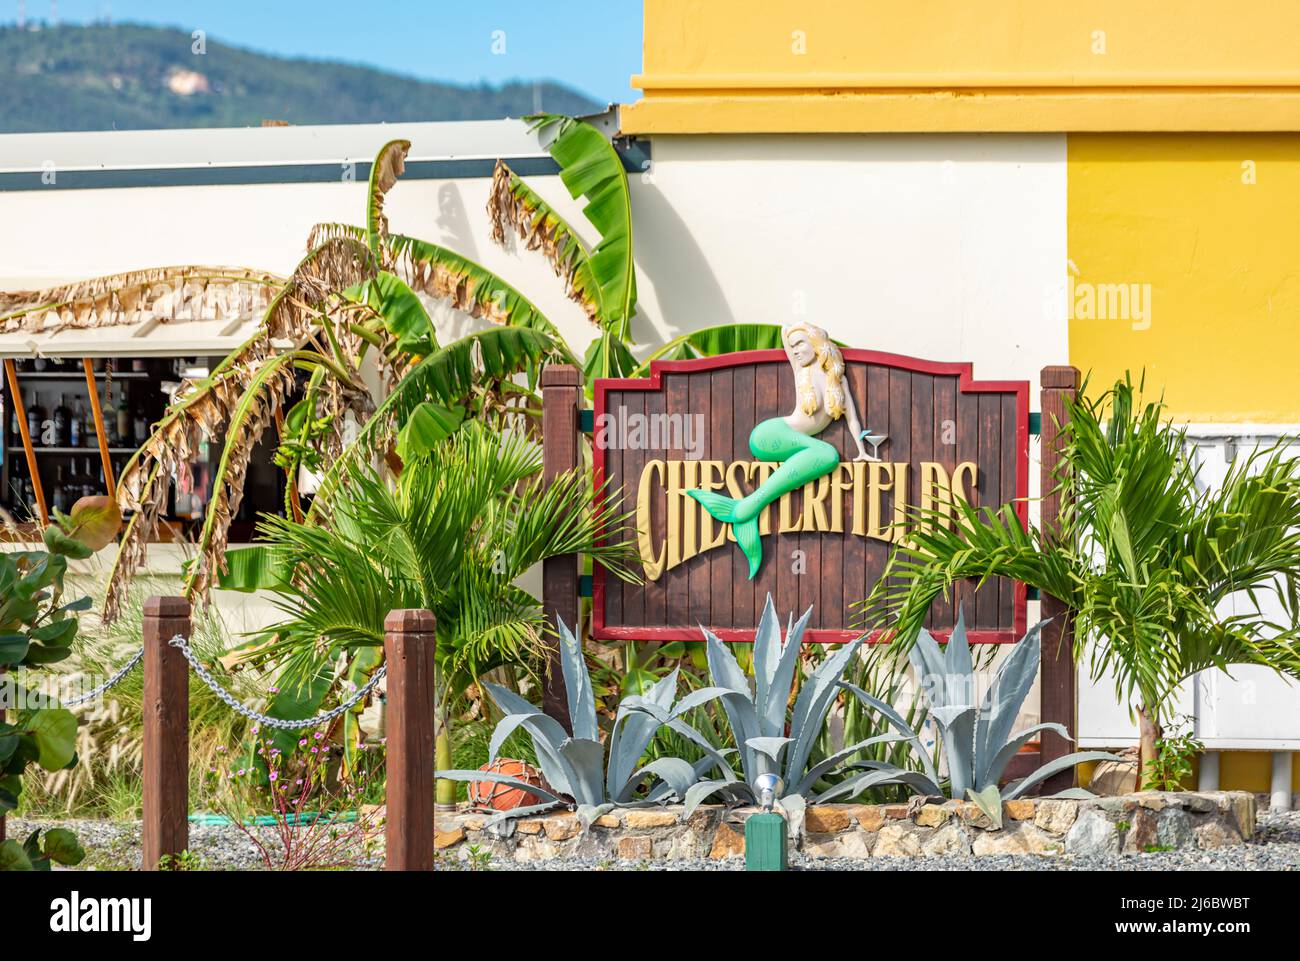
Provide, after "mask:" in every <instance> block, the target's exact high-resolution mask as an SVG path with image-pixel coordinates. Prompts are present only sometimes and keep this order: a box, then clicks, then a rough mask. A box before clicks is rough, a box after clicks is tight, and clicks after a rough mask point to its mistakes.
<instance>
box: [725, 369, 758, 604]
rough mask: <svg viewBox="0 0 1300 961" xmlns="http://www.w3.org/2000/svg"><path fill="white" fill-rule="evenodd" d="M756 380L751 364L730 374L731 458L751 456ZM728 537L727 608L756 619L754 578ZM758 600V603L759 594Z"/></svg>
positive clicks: (755, 420)
mask: <svg viewBox="0 0 1300 961" xmlns="http://www.w3.org/2000/svg"><path fill="white" fill-rule="evenodd" d="M756 381H757V375H756V372H755V368H753V367H738V368H736V370H735V371H734V372H733V374H732V384H731V390H732V395H731V411H732V419H733V424H732V435H731V456H732V459H733V460H739V461H749V460H750V459H751V458H752V457H753V453H752V452H751V451H750V449H749V434H750V431H752V430H753V429H754V425H755V424H756V423H757V416H756V414H755V403H756V401H755V398H756V397H757V387H756ZM740 482H741V483H740V486H741V489H742V490H744V491H749V490H751V489H752V487H751V486H749V485H748V484H747V483H746V482H745V479H744V478H743V477H742V478H740ZM732 538H733V539H731V540H729V541H728V542H727V546H726V548H725V549H726V551H727V553H728V554H729V555H730V556H731V564H730V576H731V611H732V618H733V623H743V624H752V623H756V620H757V615H756V613H755V610H756V607H755V601H754V593H755V591H754V582H753V581H751V580H750V579H749V567H748V564H747V563H746V561H745V555H744V554H742V553H741V552H740V548H738V547H737V546H736V544H735V541H734V535H732ZM718 566H719V568H721V570H723V571H724V572H726V571H727V570H728V567H727V565H725V564H719V565H718ZM758 603H760V604H761V603H762V597H761V596H760V597H759V601H758Z"/></svg>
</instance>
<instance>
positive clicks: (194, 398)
mask: <svg viewBox="0 0 1300 961" xmlns="http://www.w3.org/2000/svg"><path fill="white" fill-rule="evenodd" d="M374 263H375V262H374V258H373V256H372V255H371V254H370V251H369V250H367V249H366V247H365V246H364V245H362V244H360V243H358V242H357V241H355V240H348V239H341V238H340V239H335V240H329V241H326V242H325V243H323V244H321V245H320V246H319V247H316V248H315V249H313V250H312V251H311V252H310V253H308V255H307V256H306V257H305V258H303V260H302V261H301V262H300V263H299V264H298V267H297V268H296V269H295V271H294V273H293V276H292V277H290V278H289V280H288V282H287V283H285V284H284V286H283V287H282V288H281V290H280V292H279V293H278V294H277V295H276V296H275V298H274V299H273V300H272V302H271V304H270V306H269V307H268V308H267V310H266V313H265V316H264V317H263V319H262V323H261V324H260V325H259V327H258V330H257V332H256V333H255V334H254V335H253V336H252V337H250V338H249V339H248V340H246V341H245V342H244V343H243V344H241V345H240V346H239V347H238V348H237V349H236V350H235V351H234V352H233V353H231V354H230V356H228V357H227V358H226V359H225V360H223V361H222V362H221V363H220V364H219V365H218V366H217V367H216V369H215V370H213V372H212V373H211V374H210V375H209V376H208V377H206V378H204V379H203V380H202V381H198V382H187V383H185V384H183V385H182V387H181V390H180V391H179V392H178V393H177V397H176V400H175V401H174V402H173V404H172V406H171V407H170V408H169V409H168V411H167V413H166V414H165V415H164V416H163V418H162V419H161V420H160V421H159V422H158V424H157V425H156V426H155V428H154V432H153V434H152V435H151V436H150V437H149V439H148V440H147V441H145V443H144V445H143V446H142V447H141V448H140V450H138V451H137V452H136V453H135V454H134V455H133V456H132V457H131V459H130V460H129V461H128V462H127V465H126V467H125V468H124V469H123V471H122V476H121V478H120V479H119V483H118V503H119V506H121V508H122V509H123V510H124V511H134V512H135V514H134V516H133V517H132V518H131V520H130V521H129V522H128V524H127V526H126V530H125V532H124V534H123V537H122V543H121V546H120V548H119V549H118V555H117V558H116V559H115V561H114V563H113V567H112V569H111V571H110V573H109V580H108V590H107V593H106V596H105V598H104V615H103V619H104V622H105V623H112V621H113V620H114V619H115V618H116V617H117V615H118V613H119V611H120V604H121V600H122V598H123V596H124V591H125V588H126V586H127V584H128V583H129V582H130V579H131V577H132V575H133V574H134V573H135V571H137V570H138V569H139V568H140V566H141V565H142V564H143V563H144V561H145V556H146V549H147V548H146V545H147V544H148V542H149V541H150V540H151V539H152V537H153V535H154V532H155V531H156V530H157V527H158V521H159V516H160V514H161V512H162V509H163V507H164V506H165V504H166V501H167V484H168V481H169V480H170V478H171V476H172V475H173V474H174V472H175V471H176V470H177V468H178V467H179V466H180V465H181V464H182V463H183V462H185V461H188V460H190V459H191V458H192V457H193V456H194V454H195V452H196V450H197V446H198V444H199V442H200V440H201V439H202V438H203V437H204V436H207V437H216V436H220V435H222V434H224V435H225V439H224V449H223V453H222V457H221V462H220V464H219V466H218V468H217V472H216V476H215V477H214V480H213V495H212V496H213V500H212V503H211V504H210V505H209V508H208V512H207V516H206V517H205V520H204V524H203V531H202V534H201V535H200V540H199V545H198V555H197V557H196V558H195V560H194V563H193V564H192V566H191V569H190V572H189V577H188V579H187V581H186V595H187V596H188V597H189V598H190V599H191V600H194V599H203V600H206V598H207V593H208V590H209V587H210V585H211V581H212V571H213V569H214V567H215V566H216V565H220V564H223V563H224V560H223V557H224V553H225V545H226V534H227V531H228V530H229V527H230V520H231V518H232V517H233V516H234V514H235V513H236V512H237V511H238V510H239V502H240V499H241V497H242V494H243V482H244V475H245V473H246V472H247V469H248V459H249V457H250V456H251V454H252V451H253V449H254V448H255V447H256V446H257V442H258V441H259V440H260V438H261V436H262V433H263V431H265V429H266V427H267V425H268V424H269V423H270V422H271V419H272V418H273V417H274V414H275V412H276V410H278V409H280V407H281V405H282V403H283V401H284V397H285V395H286V394H287V392H288V391H289V390H291V389H292V387H293V364H294V363H295V362H296V361H298V360H299V358H300V354H299V352H300V349H301V348H302V346H303V345H304V344H305V343H307V342H308V340H309V339H311V338H312V337H313V336H314V333H315V330H314V328H315V327H316V326H317V325H318V324H321V323H324V324H328V323H331V320H330V317H329V315H328V313H327V312H326V310H325V308H326V307H327V306H328V303H329V302H330V301H331V300H332V299H333V298H334V297H335V295H336V293H337V292H338V291H341V290H345V289H347V288H349V287H352V286H355V285H356V284H359V283H361V282H363V281H365V280H367V279H369V278H370V277H372V276H373V275H374ZM313 357H314V358H315V360H316V361H317V362H320V363H330V364H331V368H332V372H333V373H334V374H335V376H336V377H338V378H340V379H342V380H343V381H345V385H344V386H350V385H351V383H352V377H351V373H352V372H351V371H349V370H348V369H346V368H342V367H339V366H338V365H337V364H334V363H332V362H330V361H328V359H327V357H326V356H325V355H313ZM358 389H359V388H358ZM340 396H342V395H340ZM342 402H343V401H342V400H340V403H342Z"/></svg>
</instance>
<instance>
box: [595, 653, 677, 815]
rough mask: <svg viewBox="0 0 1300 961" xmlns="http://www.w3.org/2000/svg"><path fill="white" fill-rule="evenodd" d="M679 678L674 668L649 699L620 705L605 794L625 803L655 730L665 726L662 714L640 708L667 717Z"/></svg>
mask: <svg viewBox="0 0 1300 961" xmlns="http://www.w3.org/2000/svg"><path fill="white" fill-rule="evenodd" d="M677 675H678V668H673V670H672V672H671V673H670V674H668V675H667V676H666V677H663V678H661V679H660V680H658V681H656V682H655V684H654V686H652V687H651V688H650V691H649V693H648V695H647V696H646V697H645V698H641V697H637V696H635V695H633V696H631V697H627V698H624V699H623V702H622V703H620V704H619V706H618V713H617V714H616V715H615V716H614V726H613V728H612V729H611V730H610V734H609V765H608V769H607V771H606V774H605V791H606V792H607V793H608V794H609V796H610V797H611V798H613V799H614V800H615V801H623V800H625V797H624V796H623V795H624V794H625V792H626V786H627V783H628V780H629V778H631V777H632V772H633V770H635V769H636V765H637V762H638V761H640V760H641V755H643V754H644V753H645V749H646V746H647V745H648V744H649V743H650V739H651V738H652V737H654V733H655V731H657V730H658V729H659V727H660V726H661V725H662V724H663V723H665V722H664V721H661V720H660V719H659V715H657V714H652V713H650V712H644V713H643V712H641V711H640V710H637V709H636V708H637V707H639V706H641V705H642V704H647V705H648V706H650V707H652V708H654V709H655V710H656V711H661V712H663V713H664V714H666V713H667V711H666V710H665V709H664V705H663V704H662V701H663V700H664V699H665V698H667V699H669V700H671V698H672V695H673V693H674V692H675V691H676V690H677ZM629 702H631V703H629Z"/></svg>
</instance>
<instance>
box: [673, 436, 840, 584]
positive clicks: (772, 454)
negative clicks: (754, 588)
mask: <svg viewBox="0 0 1300 961" xmlns="http://www.w3.org/2000/svg"><path fill="white" fill-rule="evenodd" d="M749 449H750V451H751V452H752V453H753V455H754V456H755V457H757V458H758V459H759V460H765V461H779V462H780V463H781V466H780V467H778V468H777V469H776V470H774V471H773V472H772V474H771V476H770V477H768V479H767V480H765V481H764V482H763V483H762V484H760V485H759V487H758V489H757V490H756V491H754V492H753V493H752V494H749V495H748V496H746V497H741V498H734V497H727V496H726V495H724V494H715V493H713V492H712V491H703V490H690V491H687V492H686V493H688V494H689V495H691V497H694V498H695V499H696V500H697V501H699V502H700V503H701V504H703V505H704V509H705V510H707V511H708V512H709V514H710V515H712V516H713V518H714V519H715V520H718V521H721V522H722V523H724V524H730V525H731V529H732V532H733V533H734V534H735V535H736V544H737V546H739V547H740V550H741V553H743V554H744V555H745V558H746V559H747V560H748V561H749V579H750V580H751V581H752V580H753V579H754V576H755V575H756V574H757V573H758V567H759V565H760V564H761V563H762V561H763V544H762V541H761V539H760V537H759V532H758V520H759V517H760V516H761V515H762V513H763V510H764V509H765V508H766V507H767V506H768V505H769V504H772V503H774V502H775V501H777V500H780V499H781V498H782V497H783V496H785V495H786V494H788V493H789V492H790V491H792V490H796V489H797V488H800V487H802V486H803V485H804V484H807V483H809V482H810V481H815V480H816V479H817V478H819V477H822V476H823V475H825V474H829V473H830V472H831V471H833V470H834V469H835V467H836V465H837V464H839V462H840V454H839V451H837V450H836V449H835V448H834V447H832V446H831V445H830V444H828V443H826V442H825V441H823V440H818V439H817V438H816V437H809V436H808V435H807V434H801V433H799V432H798V431H797V430H795V429H794V428H793V427H791V426H790V425H789V424H787V423H786V422H785V418H784V417H773V418H772V419H771V420H765V421H763V422H762V423H761V424H759V425H758V426H757V427H755V428H754V430H753V431H752V432H751V433H750V435H749Z"/></svg>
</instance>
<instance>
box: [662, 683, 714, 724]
mask: <svg viewBox="0 0 1300 961" xmlns="http://www.w3.org/2000/svg"><path fill="white" fill-rule="evenodd" d="M730 693H731V690H730V689H729V688H725V687H702V688H700V689H699V690H697V691H691V693H689V694H687V695H685V696H684V697H683V698H682V699H681V700H679V701H678V702H677V703H676V704H674V705H673V709H672V713H671V715H670V717H671V718H679V717H683V716H685V715H686V714H689V713H690V712H691V711H693V710H695V708H697V707H699V706H700V705H702V704H708V703H709V702H710V701H716V700H717V699H718V698H720V697H722V696H724V695H726V694H730ZM664 723H667V721H665V722H664Z"/></svg>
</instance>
